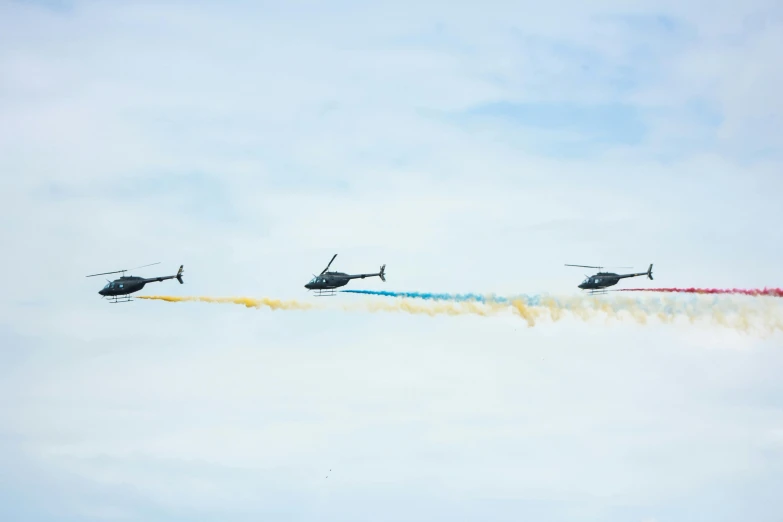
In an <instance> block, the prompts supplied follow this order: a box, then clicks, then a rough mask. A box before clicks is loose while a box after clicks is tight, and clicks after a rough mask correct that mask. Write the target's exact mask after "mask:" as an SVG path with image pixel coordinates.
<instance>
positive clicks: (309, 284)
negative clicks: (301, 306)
mask: <svg viewBox="0 0 783 522" xmlns="http://www.w3.org/2000/svg"><path fill="white" fill-rule="evenodd" d="M312 287H313V285H312V284H311V283H307V284H306V285H305V288H307V289H308V290H310V289H311V288H312Z"/></svg>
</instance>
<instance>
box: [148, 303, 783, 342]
mask: <svg viewBox="0 0 783 522" xmlns="http://www.w3.org/2000/svg"><path fill="white" fill-rule="evenodd" d="M138 298H139V299H155V300H162V301H168V302H188V301H190V302H205V303H223V304H238V305H243V306H245V307H248V308H269V309H271V310H315V309H320V310H327V309H340V310H343V311H346V312H372V313H375V312H386V313H391V312H394V313H407V314H415V315H428V316H431V317H434V316H439V315H449V316H458V315H478V316H484V317H489V316H496V315H499V314H508V313H509V312H511V313H512V314H514V315H517V316H519V317H520V318H522V319H523V320H524V321H525V322H526V323H527V325H528V326H529V327H533V326H535V325H537V324H539V323H540V322H541V321H542V320H549V321H552V322H558V321H561V320H563V319H565V318H567V317H575V318H578V319H581V320H582V321H590V320H593V319H596V318H601V317H603V318H604V319H605V320H606V321H607V322H609V321H628V320H631V321H634V322H636V323H638V324H641V325H645V324H648V323H649V321H650V319H657V320H658V321H659V322H661V323H663V324H674V323H675V322H676V321H677V320H678V319H684V320H687V321H688V322H689V323H691V324H695V323H696V322H697V321H706V322H710V323H713V324H717V325H720V326H723V327H726V328H731V329H734V330H739V331H743V332H751V331H757V332H759V333H762V334H765V333H766V334H771V333H774V332H775V331H783V307H781V306H780V305H779V304H778V303H776V302H774V300H773V299H772V298H769V299H767V298H758V297H757V298H749V299H752V301H749V302H743V301H741V300H740V299H736V298H727V297H724V298H721V299H717V298H709V297H708V298H703V297H702V296H695V297H693V298H691V299H689V300H686V301H683V300H680V299H678V298H677V297H676V296H665V297H648V298H632V297H615V298H613V299H600V298H594V297H593V298H591V297H581V296H573V297H570V296H569V297H554V296H543V297H540V298H535V299H528V300H527V301H526V299H525V298H518V299H510V300H509V301H508V302H505V303H503V302H498V301H492V300H487V301H485V302H483V303H482V302H478V301H459V302H457V301H447V300H436V301H420V300H417V299H409V298H401V297H400V298H391V299H383V300H380V301H375V300H369V301H359V302H353V303H341V304H337V305H332V306H328V305H327V303H319V304H318V305H316V304H314V303H305V302H301V301H296V300H289V301H283V300H280V299H272V298H268V297H262V298H251V297H200V296H199V297H175V296H139V297H138Z"/></svg>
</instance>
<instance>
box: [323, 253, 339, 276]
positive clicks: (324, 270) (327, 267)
mask: <svg viewBox="0 0 783 522" xmlns="http://www.w3.org/2000/svg"><path fill="white" fill-rule="evenodd" d="M335 257H337V254H335V255H333V256H332V260H331V261H329V264H328V265H326V268H324V269H323V271H322V272H321V274H324V273H325V272H326V271H327V270H329V267H330V266H332V261H334V258H335Z"/></svg>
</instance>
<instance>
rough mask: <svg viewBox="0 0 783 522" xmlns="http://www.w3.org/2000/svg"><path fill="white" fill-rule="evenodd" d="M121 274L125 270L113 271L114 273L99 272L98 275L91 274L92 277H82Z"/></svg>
mask: <svg viewBox="0 0 783 522" xmlns="http://www.w3.org/2000/svg"><path fill="white" fill-rule="evenodd" d="M122 272H127V270H115V271H114V272H101V273H100V274H92V275H88V276H84V277H95V276H99V275H108V274H119V273H122Z"/></svg>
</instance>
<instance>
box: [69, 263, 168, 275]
mask: <svg viewBox="0 0 783 522" xmlns="http://www.w3.org/2000/svg"><path fill="white" fill-rule="evenodd" d="M159 264H160V261H158V262H157V263H150V264H149V265H142V266H137V267H135V268H126V269H125V270H115V271H114V272H101V273H100V274H92V275H88V276H85V277H95V276H99V275H108V274H120V273H122V272H127V271H129V270H136V269H137V268H145V267H148V266H152V265H159Z"/></svg>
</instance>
